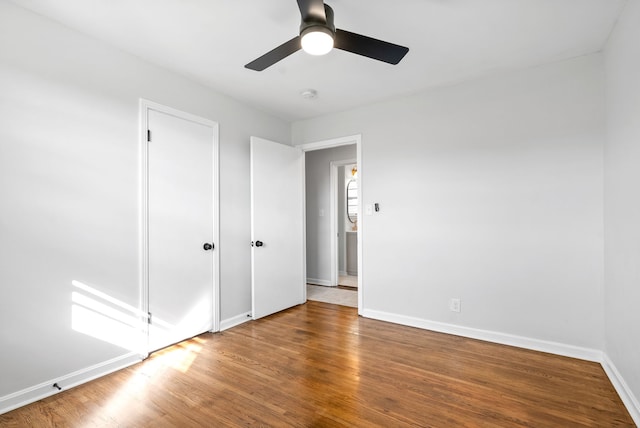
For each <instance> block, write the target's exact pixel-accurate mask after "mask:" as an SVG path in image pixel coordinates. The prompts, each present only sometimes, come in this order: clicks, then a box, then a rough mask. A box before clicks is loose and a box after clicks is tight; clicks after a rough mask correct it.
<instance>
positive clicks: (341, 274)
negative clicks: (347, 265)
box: [338, 270, 348, 276]
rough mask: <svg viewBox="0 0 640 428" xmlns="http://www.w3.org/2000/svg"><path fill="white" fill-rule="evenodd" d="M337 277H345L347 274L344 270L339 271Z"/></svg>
mask: <svg viewBox="0 0 640 428" xmlns="http://www.w3.org/2000/svg"><path fill="white" fill-rule="evenodd" d="M338 275H340V276H347V275H348V274H347V271H346V270H341V271H339V272H338Z"/></svg>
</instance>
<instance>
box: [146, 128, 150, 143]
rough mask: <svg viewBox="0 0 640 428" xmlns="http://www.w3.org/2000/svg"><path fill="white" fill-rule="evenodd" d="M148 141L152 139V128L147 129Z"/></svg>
mask: <svg viewBox="0 0 640 428" xmlns="http://www.w3.org/2000/svg"><path fill="white" fill-rule="evenodd" d="M147 141H151V130H150V129H147Z"/></svg>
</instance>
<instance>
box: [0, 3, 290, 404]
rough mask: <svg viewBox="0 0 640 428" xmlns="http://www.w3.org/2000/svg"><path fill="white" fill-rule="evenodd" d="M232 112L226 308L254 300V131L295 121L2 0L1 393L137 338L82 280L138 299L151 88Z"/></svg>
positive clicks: (225, 215)
mask: <svg viewBox="0 0 640 428" xmlns="http://www.w3.org/2000/svg"><path fill="white" fill-rule="evenodd" d="M139 97H143V98H146V99H150V100H152V101H156V102H158V103H162V104H166V105H169V106H171V107H174V108H177V109H181V110H184V111H187V112H189V113H193V114H196V115H200V116H202V117H206V118H208V119H211V120H214V121H217V122H218V123H219V124H220V170H221V178H220V182H221V190H220V196H221V228H220V229H221V237H220V242H219V243H217V244H218V245H217V248H218V249H219V251H220V252H221V266H222V272H221V275H222V279H221V301H222V302H221V304H222V319H223V320H224V319H225V318H229V317H233V316H235V315H238V314H241V313H243V312H247V311H250V309H251V299H250V246H249V243H250V241H251V240H250V231H249V225H250V221H249V219H250V214H249V203H250V200H249V136H250V135H259V136H262V137H265V138H270V139H274V140H278V141H283V142H289V139H290V127H289V124H287V123H285V122H283V121H281V120H278V119H275V118H273V117H270V116H268V115H266V114H263V113H260V112H258V111H256V110H253V109H251V108H249V107H246V106H244V105H242V104H240V103H238V102H236V101H234V100H232V99H229V98H227V97H225V96H222V95H220V94H218V93H215V92H212V91H211V90H209V89H206V88H205V87H203V86H200V85H197V84H194V83H192V82H190V81H188V80H187V79H184V78H181V77H179V76H177V75H174V74H171V73H169V72H167V71H163V70H162V69H159V68H157V67H154V66H152V65H149V64H147V63H145V62H142V61H141V60H139V59H137V58H135V57H133V56H131V55H128V54H125V53H123V52H120V51H118V50H115V49H112V48H110V47H107V46H105V45H103V44H102V43H100V42H98V41H96V40H94V39H91V38H88V37H85V36H83V35H80V34H78V33H76V32H74V31H71V30H69V29H67V28H65V27H62V26H60V25H58V24H56V23H54V22H52V21H50V20H47V19H44V18H42V17H39V16H38V15H35V14H33V13H31V12H28V11H25V10H23V9H21V8H19V7H16V6H15V5H13V4H12V3H9V2H7V1H4V0H0V204H1V208H0V287H1V288H0V290H1V291H0V292H1V296H0V326H2V328H0V349H1V351H0V397H2V396H5V395H6V394H9V393H14V392H16V391H19V390H22V389H23V388H27V387H31V386H34V385H37V384H39V383H41V382H46V381H49V380H51V379H55V378H57V377H60V376H64V375H67V374H69V373H71V372H74V371H76V370H82V369H84V368H86V367H88V366H91V365H94V364H101V363H103V362H105V361H107V360H110V359H112V358H117V357H119V356H122V355H123V354H125V353H126V352H127V350H126V349H123V348H121V347H118V346H114V345H112V344H109V343H106V342H104V341H101V340H99V339H95V338H92V337H90V336H87V335H84V334H82V333H79V332H77V331H74V330H73V329H72V328H71V321H72V320H71V293H72V291H73V290H74V288H73V286H72V283H71V282H72V281H73V280H76V281H81V282H84V283H86V284H88V285H90V286H92V287H94V288H97V289H99V290H100V291H102V292H104V293H107V294H108V295H110V296H112V297H114V298H116V299H119V300H121V301H123V302H125V303H127V304H130V305H133V306H138V303H139V302H138V300H139V295H138V293H139V264H140V261H139V256H138V237H139V227H138V218H139V215H138V203H139V200H138V199H139V198H138V191H139V153H138V150H139V149H138V116H139V113H138V99H139Z"/></svg>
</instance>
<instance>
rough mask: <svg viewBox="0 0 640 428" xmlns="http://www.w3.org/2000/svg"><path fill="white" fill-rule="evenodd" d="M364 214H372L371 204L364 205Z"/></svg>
mask: <svg viewBox="0 0 640 428" xmlns="http://www.w3.org/2000/svg"><path fill="white" fill-rule="evenodd" d="M364 215H373V205H371V204H367V205H365V206H364Z"/></svg>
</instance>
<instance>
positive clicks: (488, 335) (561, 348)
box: [361, 309, 602, 363]
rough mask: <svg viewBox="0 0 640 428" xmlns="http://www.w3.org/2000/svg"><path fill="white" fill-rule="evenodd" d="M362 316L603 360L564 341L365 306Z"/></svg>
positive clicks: (537, 349) (594, 352)
mask: <svg viewBox="0 0 640 428" xmlns="http://www.w3.org/2000/svg"><path fill="white" fill-rule="evenodd" d="M361 315H362V316H364V317H367V318H373V319H377V320H381V321H388V322H392V323H395V324H402V325H408V326H411V327H417V328H422V329H425V330H432V331H437V332H440V333H447V334H453V335H456V336H463V337H468V338H471V339H478V340H484V341H487V342H493V343H500V344H502V345H509V346H516V347H518V348H525V349H531V350H534V351H541V352H548V353H550V354H556V355H563V356H565V357H571V358H578V359H581V360H587V361H593V362H597V363H600V362H601V361H602V351H600V350H597V349H590V348H582V347H579V346H573V345H566V344H563V343H557V342H549V341H546V340H539V339H532V338H529V337H524V336H516V335H512V334H507V333H499V332H496V331H490V330H480V329H476V328H471V327H463V326H459V325H455V324H447V323H442V322H438V321H429V320H425V319H422V318H415V317H409V316H405V315H398V314H392V313H388V312H382V311H375V310H371V309H364V310H363V311H362V314H361Z"/></svg>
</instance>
